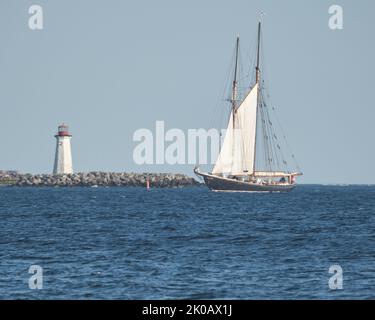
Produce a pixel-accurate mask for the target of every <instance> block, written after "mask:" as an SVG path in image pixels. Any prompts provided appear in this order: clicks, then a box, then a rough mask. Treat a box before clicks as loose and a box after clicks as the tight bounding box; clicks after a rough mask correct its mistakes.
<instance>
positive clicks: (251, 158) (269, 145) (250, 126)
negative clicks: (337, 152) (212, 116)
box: [194, 22, 302, 192]
mask: <svg viewBox="0 0 375 320" xmlns="http://www.w3.org/2000/svg"><path fill="white" fill-rule="evenodd" d="M257 38H258V41H257V52H256V67H255V83H254V84H253V85H252V86H251V87H250V89H249V90H248V91H247V92H246V94H245V95H244V97H243V99H241V100H238V96H237V95H238V79H237V77H238V75H237V70H238V55H239V38H238V37H237V41H236V54H235V67H234V79H233V83H232V87H231V98H230V100H229V101H230V103H231V112H230V116H229V120H228V125H227V130H226V133H225V137H224V141H223V143H222V146H221V149H220V153H219V156H218V158H217V161H216V163H215V166H214V168H213V170H212V172H211V173H208V172H201V170H200V169H199V166H197V167H196V168H195V169H194V172H195V174H196V175H198V176H199V177H203V179H204V181H205V183H206V185H207V186H208V188H209V189H210V190H213V191H232V192H236V191H238V192H241V191H245V192H287V191H291V190H292V189H294V188H295V186H296V184H295V183H296V176H300V175H302V173H301V172H300V170H299V167H298V165H297V168H298V170H297V171H290V170H274V169H273V168H274V167H275V162H279V159H278V157H277V152H278V151H280V149H281V148H280V144H279V143H278V141H277V136H276V134H275V133H274V131H273V128H272V127H271V126H272V122H271V120H270V119H269V117H268V110H266V108H267V107H268V106H267V104H266V102H265V99H264V95H263V82H262V81H261V69H260V46H261V22H259V24H258V37H257ZM259 124H261V125H262V129H261V134H257V131H258V130H260V129H259ZM270 127H271V128H270ZM258 135H259V136H262V138H263V144H262V145H263V150H262V151H263V154H264V159H265V167H263V168H261V169H259V168H257V167H256V163H257V157H258V156H260V154H258V152H257V141H258V138H259V137H257V136H258ZM284 137H285V135H284ZM280 152H281V151H280ZM259 153H260V152H259ZM292 157H293V158H294V155H292ZM274 158H276V160H275V159H274ZM280 162H281V160H280ZM282 164H283V165H287V162H286V161H285V160H282Z"/></svg>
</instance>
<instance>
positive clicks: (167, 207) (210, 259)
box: [0, 186, 375, 299]
mask: <svg viewBox="0 0 375 320" xmlns="http://www.w3.org/2000/svg"><path fill="white" fill-rule="evenodd" d="M0 218H1V223H0V257H1V259H0V261H1V264H0V298H2V299H20V298H21V299H24V298H26V299H102V298H103V299H164V298H177V299H180V298H191V299H234V298H240V299H255V298H262V299H289V298H291V299H321V298H322V299H338V298H340V299H347V298H356V299H368V298H375V234H374V228H375V187H371V186H369V187H366V186H348V187H335V186H299V187H298V188H297V189H296V190H295V191H293V192H292V193H289V194H246V193H239V194H236V193H213V192H209V191H208V190H207V189H206V188H204V187H197V188H186V189H152V190H150V191H146V190H145V189H141V188H17V187H14V188H0ZM333 264H339V265H340V266H341V267H342V269H343V273H344V274H343V275H344V278H343V290H337V291H333V290H330V289H329V287H328V280H329V278H330V277H331V276H332V275H331V274H329V273H328V269H329V267H330V266H331V265H333ZM31 265H40V266H41V267H42V268H43V275H44V277H43V289H41V290H31V289H29V286H28V280H29V277H30V276H31V274H29V273H28V269H29V267H30V266H31Z"/></svg>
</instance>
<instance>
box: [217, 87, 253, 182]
mask: <svg viewBox="0 0 375 320" xmlns="http://www.w3.org/2000/svg"><path fill="white" fill-rule="evenodd" d="M257 104H258V83H256V84H255V86H254V87H253V88H252V89H251V90H250V92H249V93H248V94H247V96H246V97H245V99H244V100H243V101H242V103H241V104H240V105H239V106H238V107H237V108H235V109H234V117H233V110H232V112H231V114H230V118H229V123H228V127H227V130H226V133H225V137H224V142H223V145H222V148H221V150H220V154H219V157H218V159H217V161H216V164H215V167H214V169H213V171H212V173H213V174H216V175H223V174H231V175H243V174H253V172H254V161H255V159H254V155H255V139H256V123H257ZM233 120H234V126H233Z"/></svg>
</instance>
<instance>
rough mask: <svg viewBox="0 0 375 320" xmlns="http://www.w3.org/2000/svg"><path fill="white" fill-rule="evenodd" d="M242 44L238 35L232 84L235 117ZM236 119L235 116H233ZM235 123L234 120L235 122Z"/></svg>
mask: <svg viewBox="0 0 375 320" xmlns="http://www.w3.org/2000/svg"><path fill="white" fill-rule="evenodd" d="M239 44H240V38H239V37H237V42H236V63H235V66H234V79H233V85H232V110H233V117H234V112H235V110H236V102H237V101H236V100H237V69H238V48H239ZM233 119H234V118H233ZM233 124H234V122H233Z"/></svg>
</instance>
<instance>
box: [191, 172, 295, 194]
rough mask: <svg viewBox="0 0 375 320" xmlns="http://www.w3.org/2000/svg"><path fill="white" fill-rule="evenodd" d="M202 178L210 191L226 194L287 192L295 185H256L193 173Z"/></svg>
mask: <svg viewBox="0 0 375 320" xmlns="http://www.w3.org/2000/svg"><path fill="white" fill-rule="evenodd" d="M195 173H196V174H197V175H199V176H201V177H203V179H204V182H205V183H206V185H207V187H208V188H209V189H210V190H212V191H223V192H224V191H227V192H289V191H292V190H293V189H294V188H295V184H272V185H267V184H257V183H252V182H244V181H239V180H235V179H228V178H222V177H218V176H213V175H210V174H205V173H200V172H195Z"/></svg>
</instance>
